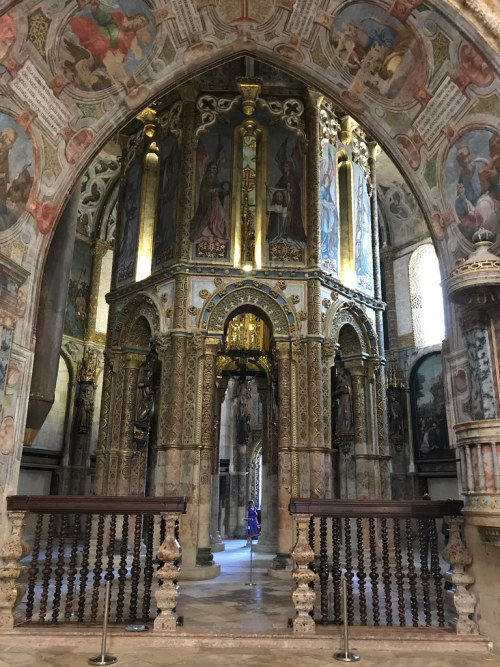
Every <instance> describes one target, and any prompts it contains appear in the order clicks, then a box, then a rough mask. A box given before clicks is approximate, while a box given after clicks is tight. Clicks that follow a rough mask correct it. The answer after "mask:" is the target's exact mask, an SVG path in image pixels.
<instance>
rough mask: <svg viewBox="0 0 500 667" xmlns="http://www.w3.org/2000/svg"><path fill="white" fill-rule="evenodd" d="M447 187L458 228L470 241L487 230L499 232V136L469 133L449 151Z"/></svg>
mask: <svg viewBox="0 0 500 667" xmlns="http://www.w3.org/2000/svg"><path fill="white" fill-rule="evenodd" d="M445 186H446V192H447V196H448V201H449V202H450V204H451V206H452V209H453V211H454V214H455V219H456V222H457V226H458V229H459V230H460V232H461V233H462V234H463V235H464V236H465V238H467V239H468V240H469V241H470V240H471V239H472V236H473V234H474V232H475V231H476V230H477V229H479V228H480V227H485V228H486V229H489V230H490V231H492V232H494V233H495V234H496V235H498V233H499V232H500V133H499V132H492V131H488V130H470V131H469V132H467V133H465V134H464V135H463V136H462V137H461V138H460V139H459V140H458V141H457V142H456V143H455V144H454V146H453V147H452V148H451V149H450V151H449V153H448V156H447V158H446V164H445Z"/></svg>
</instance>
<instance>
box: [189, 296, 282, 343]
mask: <svg viewBox="0 0 500 667" xmlns="http://www.w3.org/2000/svg"><path fill="white" fill-rule="evenodd" d="M258 285H259V287H251V286H249V285H245V286H243V287H237V288H235V289H232V288H233V285H231V286H229V285H228V286H227V287H226V288H225V289H224V290H223V292H224V296H223V297H222V298H221V299H219V300H217V297H219V296H220V292H217V293H216V294H215V295H213V296H212V299H211V300H210V301H209V302H208V303H207V304H205V307H204V308H203V310H202V313H201V317H200V321H201V328H202V329H203V330H204V331H207V332H208V333H214V334H215V333H218V334H220V335H222V333H223V332H224V326H225V324H226V322H227V321H228V319H229V316H230V315H231V313H232V312H233V311H235V310H237V309H239V310H241V308H242V306H250V307H252V308H256V307H257V308H259V309H261V310H262V311H263V312H264V313H266V315H267V316H268V317H269V319H270V320H271V322H272V324H273V335H274V336H282V337H285V336H286V337H289V336H291V335H292V333H293V329H294V321H293V316H292V322H290V321H289V318H288V316H287V313H286V312H285V308H284V306H285V305H286V302H285V300H284V299H283V298H282V297H281V301H283V304H281V303H280V300H279V299H280V297H277V298H273V297H272V296H271V295H270V294H268V293H267V292H265V291H263V288H265V287H266V286H265V285H260V284H259V283H258Z"/></svg>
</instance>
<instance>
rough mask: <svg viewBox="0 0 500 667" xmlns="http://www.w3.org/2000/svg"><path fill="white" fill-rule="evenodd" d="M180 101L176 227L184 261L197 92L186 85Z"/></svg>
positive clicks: (188, 247)
mask: <svg viewBox="0 0 500 667" xmlns="http://www.w3.org/2000/svg"><path fill="white" fill-rule="evenodd" d="M179 92H180V94H181V99H182V142H181V144H182V145H181V154H182V166H181V177H180V179H179V183H180V192H179V202H181V210H180V214H179V218H178V219H179V223H178V227H177V244H178V248H179V251H178V253H179V255H178V256H179V260H180V261H186V260H189V259H190V257H191V241H190V238H189V231H190V229H189V227H190V222H191V218H192V217H193V213H194V202H193V193H194V184H193V178H194V170H195V150H196V146H197V144H198V139H197V138H196V136H195V131H196V126H197V124H198V119H197V113H196V96H197V90H196V88H195V87H194V86H193V85H192V84H187V85H185V86H182V87H181V88H180V89H179Z"/></svg>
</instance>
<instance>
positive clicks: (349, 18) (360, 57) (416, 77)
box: [332, 2, 427, 105]
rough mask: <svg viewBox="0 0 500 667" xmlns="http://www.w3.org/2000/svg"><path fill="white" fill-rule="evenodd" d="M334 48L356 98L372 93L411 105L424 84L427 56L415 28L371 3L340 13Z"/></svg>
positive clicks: (353, 96)
mask: <svg viewBox="0 0 500 667" xmlns="http://www.w3.org/2000/svg"><path fill="white" fill-rule="evenodd" d="M332 47H333V52H334V55H335V58H336V60H337V61H338V63H339V64H340V65H341V67H342V70H343V72H344V74H347V75H348V76H349V79H350V81H351V84H350V88H349V91H348V97H352V98H354V100H358V99H359V98H360V97H361V96H362V94H363V93H364V91H365V90H366V89H368V90H370V91H371V92H373V93H375V94H377V95H378V96H382V97H384V98H386V99H389V100H393V101H394V102H395V103H397V104H400V105H406V104H410V103H412V102H413V101H414V95H415V93H416V92H417V91H418V90H420V88H422V87H423V86H424V84H425V80H426V76H427V66H426V60H427V58H426V55H425V50H424V47H423V44H422V43H421V40H420V39H419V38H418V37H417V34H416V33H415V31H414V30H413V28H412V27H410V26H409V25H408V24H407V23H405V25H403V24H402V23H401V22H400V21H399V20H397V19H396V18H395V17H394V16H391V15H390V14H389V13H388V12H387V11H385V10H384V9H382V8H380V7H377V6H376V5H375V4H372V3H370V2H356V3H353V4H350V5H349V6H348V7H346V8H345V9H343V10H342V11H341V12H340V13H339V15H338V16H337V17H336V19H335V25H334V28H333V31H332Z"/></svg>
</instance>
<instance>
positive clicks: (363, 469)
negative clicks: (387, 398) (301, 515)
mask: <svg viewBox="0 0 500 667" xmlns="http://www.w3.org/2000/svg"><path fill="white" fill-rule="evenodd" d="M345 365H346V368H347V369H348V370H349V372H350V374H351V376H352V408H353V413H354V459H355V461H356V464H355V497H356V498H358V499H367V498H370V486H371V483H370V478H371V475H372V467H373V463H372V461H371V460H370V459H371V458H372V457H369V455H368V432H367V414H366V411H367V405H366V388H365V383H366V368H364V367H363V366H362V365H361V364H356V366H354V365H351V363H349V362H348V363H346V364H345Z"/></svg>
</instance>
